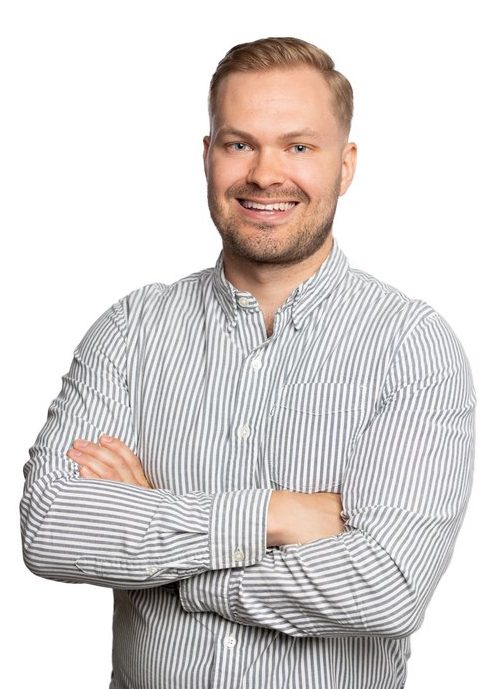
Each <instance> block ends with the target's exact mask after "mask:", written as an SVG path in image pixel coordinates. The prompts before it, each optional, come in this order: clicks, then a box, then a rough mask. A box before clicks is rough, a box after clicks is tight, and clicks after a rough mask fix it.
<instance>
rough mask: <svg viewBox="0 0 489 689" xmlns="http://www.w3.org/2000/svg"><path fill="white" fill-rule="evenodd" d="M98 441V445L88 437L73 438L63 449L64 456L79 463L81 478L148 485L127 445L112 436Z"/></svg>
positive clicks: (139, 465)
mask: <svg viewBox="0 0 489 689" xmlns="http://www.w3.org/2000/svg"><path fill="white" fill-rule="evenodd" d="M102 438H103V440H102ZM100 440H101V442H100V444H99V445H97V444H95V443H91V442H89V441H88V440H82V439H78V440H75V442H74V443H73V446H72V447H71V448H70V449H69V451H68V452H67V455H68V457H69V458H70V459H72V460H73V461H74V462H76V463H77V464H78V465H79V466H80V476H81V477H82V478H102V479H107V480H111V481H122V482H123V483H132V484H133V485H136V486H144V487H145V488H149V487H150V485H149V483H148V481H147V480H146V477H145V476H144V472H143V469H142V467H141V463H140V461H139V459H138V457H137V456H136V455H135V454H134V453H132V452H131V450H130V449H129V448H128V447H127V445H125V444H124V443H122V442H121V441H120V440H116V439H115V438H114V439H110V440H107V436H105V437H101V439H100ZM109 448H110V449H109Z"/></svg>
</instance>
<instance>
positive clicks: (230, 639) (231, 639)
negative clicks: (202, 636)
mask: <svg viewBox="0 0 489 689" xmlns="http://www.w3.org/2000/svg"><path fill="white" fill-rule="evenodd" d="M224 645H225V646H226V648H234V647H235V646H236V637H235V636H233V635H232V634H230V635H229V636H226V637H225V639H224Z"/></svg>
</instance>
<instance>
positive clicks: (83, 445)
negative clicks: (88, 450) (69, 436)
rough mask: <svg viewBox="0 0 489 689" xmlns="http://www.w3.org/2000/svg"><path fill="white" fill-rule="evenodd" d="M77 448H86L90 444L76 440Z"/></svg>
mask: <svg viewBox="0 0 489 689" xmlns="http://www.w3.org/2000/svg"><path fill="white" fill-rule="evenodd" d="M75 443H76V445H77V447H86V446H87V445H88V442H87V441H86V440H75Z"/></svg>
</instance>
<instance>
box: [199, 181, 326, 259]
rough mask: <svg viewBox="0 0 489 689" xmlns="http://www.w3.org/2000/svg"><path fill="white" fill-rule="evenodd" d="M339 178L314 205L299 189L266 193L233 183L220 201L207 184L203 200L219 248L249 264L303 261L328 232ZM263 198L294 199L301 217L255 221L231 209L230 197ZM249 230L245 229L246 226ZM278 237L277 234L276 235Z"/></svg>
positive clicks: (321, 242) (231, 201) (284, 189)
mask: <svg viewBox="0 0 489 689" xmlns="http://www.w3.org/2000/svg"><path fill="white" fill-rule="evenodd" d="M339 187H340V180H339V178H338V180H337V183H336V184H335V186H334V188H333V189H331V190H330V191H329V193H328V194H326V195H325V196H324V197H323V198H322V199H321V201H320V202H319V203H318V205H317V207H316V208H313V207H311V199H310V198H309V196H307V194H305V193H304V191H302V190H301V189H299V188H297V187H295V188H291V189H286V188H283V189H281V190H280V193H279V194H277V192H275V193H274V194H273V196H272V194H269V195H268V197H267V195H266V194H265V193H263V190H262V189H259V188H258V187H256V186H254V185H234V186H232V187H230V188H229V189H228V190H227V191H226V194H225V199H226V201H225V202H224V203H223V202H221V201H220V200H219V199H218V197H217V195H216V194H215V192H214V190H213V188H212V186H211V185H208V189H207V200H208V204H209V211H210V214H211V218H212V220H213V222H214V224H215V226H216V228H217V230H218V232H219V234H220V235H221V238H222V243H223V247H224V249H225V250H227V251H229V252H231V253H232V254H234V255H235V256H239V257H241V258H243V259H246V260H247V261H250V262H252V263H260V264H270V265H277V266H280V265H282V266H289V265H294V264H296V263H300V262H301V261H304V260H305V259H306V258H309V256H312V255H313V254H314V253H316V251H318V250H319V249H320V248H321V247H322V246H323V244H324V243H325V241H326V239H327V238H328V236H329V235H330V233H331V229H332V227H333V220H334V216H335V212H336V206H337V203H338V197H339ZM249 197H253V198H254V199H260V200H262V201H263V202H264V203H266V201H267V198H269V199H270V198H273V199H275V200H277V199H280V198H283V200H284V201H298V202H299V203H301V204H302V205H303V207H305V211H306V212H305V213H304V214H303V215H304V217H303V218H298V219H294V218H291V220H290V222H289V223H287V225H285V224H284V225H281V226H278V225H275V224H273V223H267V222H263V223H257V222H250V221H246V219H244V218H241V217H239V215H238V213H239V211H237V212H236V213H234V212H233V211H232V210H229V209H230V208H231V209H232V204H233V200H235V199H238V198H249ZM250 226H251V227H252V228H253V230H254V231H253V232H251V233H250V232H247V231H246V229H247V228H249V227H250ZM277 234H279V235H280V236H279V237H277V236H276V235H277Z"/></svg>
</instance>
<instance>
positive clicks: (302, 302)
mask: <svg viewBox="0 0 489 689" xmlns="http://www.w3.org/2000/svg"><path fill="white" fill-rule="evenodd" d="M347 270H348V261H347V258H346V256H345V254H344V253H343V252H342V251H341V249H340V248H339V246H338V243H337V242H336V240H335V241H334V242H333V246H332V248H331V251H330V253H329V254H328V256H327V258H326V259H325V260H324V261H323V263H322V264H321V266H320V267H319V269H318V270H317V271H316V272H315V273H314V274H313V275H311V277H309V278H307V280H304V282H302V283H301V284H300V285H298V286H297V287H296V288H295V289H294V291H293V292H292V293H291V294H290V295H289V296H288V297H287V299H286V300H285V302H284V303H283V304H282V306H281V307H280V308H279V309H278V311H277V313H281V312H284V311H286V310H287V309H289V308H290V309H291V318H292V322H293V324H294V327H295V329H296V330H299V329H300V328H301V327H302V325H303V324H304V322H305V320H306V319H307V318H308V316H309V315H310V314H311V313H312V312H313V311H314V309H315V308H316V307H317V306H318V305H319V304H320V303H321V302H322V301H324V299H327V298H328V297H329V296H330V294H331V293H332V292H333V291H334V289H335V288H336V287H337V285H338V284H339V283H340V282H341V281H342V280H343V278H344V277H345V275H346V272H347ZM212 282H213V287H214V293H215V295H216V298H217V300H218V301H219V304H220V305H221V307H222V309H223V311H224V314H225V316H226V318H227V321H228V327H229V328H230V329H232V328H234V327H235V326H236V323H237V320H238V308H247V309H252V308H253V309H256V308H258V303H257V301H256V299H255V297H253V295H252V294H250V293H249V292H243V291H240V290H237V289H236V288H235V287H234V286H233V285H232V284H231V283H230V282H229V281H228V280H227V278H226V276H225V273H224V262H223V254H222V252H221V253H220V254H219V257H218V259H217V262H216V265H215V267H214V269H213V275H212Z"/></svg>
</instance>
